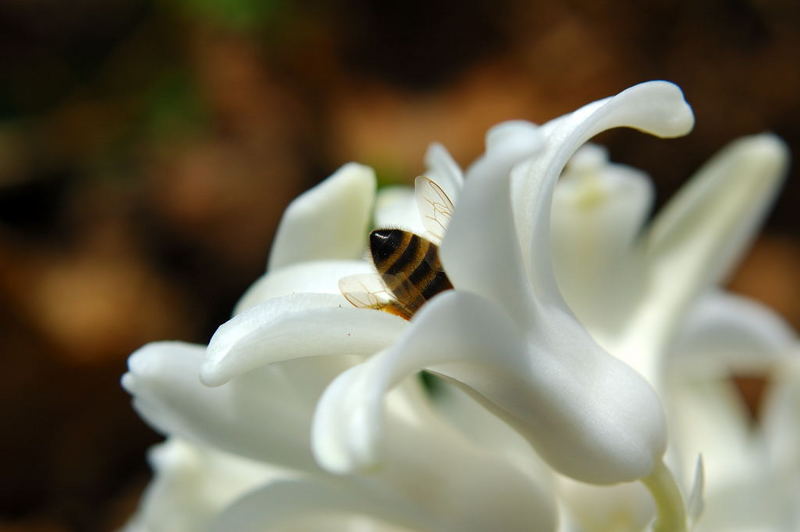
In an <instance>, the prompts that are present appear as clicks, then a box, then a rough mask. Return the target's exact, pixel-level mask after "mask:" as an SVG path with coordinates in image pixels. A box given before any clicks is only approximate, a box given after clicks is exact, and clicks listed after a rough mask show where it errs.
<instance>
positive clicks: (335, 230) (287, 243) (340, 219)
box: [268, 163, 375, 270]
mask: <svg viewBox="0 0 800 532" xmlns="http://www.w3.org/2000/svg"><path fill="white" fill-rule="evenodd" d="M374 199H375V173H374V172H373V171H372V169H371V168H368V167H366V166H363V165H360V164H356V163H348V164H346V165H344V166H342V167H341V168H339V170H337V171H336V172H335V173H334V174H333V175H331V176H330V177H329V178H328V179H326V180H325V181H323V182H322V183H320V184H319V185H317V186H316V187H314V188H312V189H311V190H309V191H307V192H305V193H304V194H302V195H301V196H299V197H298V198H296V199H295V200H294V201H293V202H292V203H291V204H290V205H289V207H288V208H287V209H286V211H285V212H284V213H283V219H281V223H280V225H279V226H278V231H277V233H276V235H275V241H274V243H273V245H272V252H271V253H270V257H269V268H268V269H269V270H275V269H277V268H281V267H283V266H288V265H290V264H294V263H297V262H304V261H311V260H326V259H342V260H349V259H357V258H359V256H360V255H361V252H362V251H363V249H364V244H365V237H366V234H367V229H368V227H369V221H370V218H371V215H372V204H373V202H374Z"/></svg>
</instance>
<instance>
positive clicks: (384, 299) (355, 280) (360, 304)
mask: <svg viewBox="0 0 800 532" xmlns="http://www.w3.org/2000/svg"><path fill="white" fill-rule="evenodd" d="M339 290H340V291H341V292H342V295H343V296H344V298H345V299H347V301H349V302H350V304H351V305H353V306H354V307H356V308H369V309H375V310H382V311H384V312H389V313H391V314H396V315H398V316H401V317H403V318H405V319H409V318H410V317H411V315H412V314H413V313H412V312H411V311H410V310H409V309H408V308H407V307H406V306H405V305H403V304H402V303H400V302H399V301H398V300H397V299H396V298H395V297H394V296H393V295H392V293H391V292H390V291H389V289H388V288H387V287H386V283H384V282H383V279H382V278H381V276H380V274H378V273H361V274H356V275H349V276H347V277H343V278H341V279H340V280H339Z"/></svg>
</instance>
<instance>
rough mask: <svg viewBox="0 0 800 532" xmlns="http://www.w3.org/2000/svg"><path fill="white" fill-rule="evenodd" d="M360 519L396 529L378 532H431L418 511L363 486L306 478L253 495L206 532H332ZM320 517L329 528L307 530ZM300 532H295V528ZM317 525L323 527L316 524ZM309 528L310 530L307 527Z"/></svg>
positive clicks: (272, 485) (243, 499) (273, 485)
mask: <svg viewBox="0 0 800 532" xmlns="http://www.w3.org/2000/svg"><path fill="white" fill-rule="evenodd" d="M353 515H356V516H358V515H360V516H369V517H372V518H375V519H376V520H377V521H378V522H383V523H387V525H388V524H394V525H395V526H391V525H389V526H386V528H385V529H384V527H380V528H378V529H377V530H379V531H382V530H387V531H396V530H398V528H397V527H398V526H400V527H403V529H416V530H430V529H429V527H428V525H430V521H426V519H425V516H424V515H423V514H422V512H421V509H420V508H418V507H416V506H414V505H409V504H407V503H405V504H404V503H403V501H402V500H398V499H397V498H395V497H392V496H391V493H385V490H381V489H380V487H377V489H376V487H374V486H363V485H359V484H357V483H356V482H352V481H348V479H340V480H337V479H323V478H307V479H298V480H293V481H284V482H277V483H273V484H270V485H268V486H265V487H264V488H262V489H260V490H257V491H254V492H252V493H250V494H248V495H247V496H245V497H243V498H241V499H240V500H238V501H237V502H236V503H235V504H233V505H231V507H229V508H228V509H227V510H226V511H225V512H223V513H222V514H221V515H220V516H219V517H218V519H217V520H216V522H215V523H214V526H213V527H212V528H211V532H262V531H265V530H285V529H289V527H291V529H294V530H320V531H322V530H326V531H327V530H337V529H339V528H338V527H337V526H336V523H337V522H338V520H339V519H341V518H342V517H347V516H353ZM315 516H316V517H325V516H328V518H329V519H330V520H331V521H333V527H332V528H327V527H326V528H319V529H318V528H311V527H309V524H310V523H309V519H313V518H314V517H315ZM298 522H300V523H303V528H300V527H299V525H300V523H298ZM317 522H318V523H322V522H324V521H317ZM311 526H312V527H313V525H311Z"/></svg>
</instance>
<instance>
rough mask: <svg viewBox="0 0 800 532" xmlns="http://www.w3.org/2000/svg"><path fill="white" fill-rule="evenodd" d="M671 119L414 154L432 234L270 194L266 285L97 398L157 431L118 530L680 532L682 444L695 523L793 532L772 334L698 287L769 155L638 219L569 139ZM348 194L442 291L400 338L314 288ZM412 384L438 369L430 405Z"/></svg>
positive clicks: (634, 179) (596, 118)
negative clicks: (133, 503)
mask: <svg viewBox="0 0 800 532" xmlns="http://www.w3.org/2000/svg"><path fill="white" fill-rule="evenodd" d="M692 124H693V117H692V114H691V110H690V109H689V107H688V105H687V104H686V102H685V101H684V100H683V97H682V94H681V93H680V91H679V90H678V89H677V87H675V86H674V85H671V84H669V83H666V82H650V83H645V84H641V85H637V86H635V87H632V88H631V89H628V90H627V91H624V92H622V93H620V94H619V95H617V96H615V97H613V98H609V99H606V100H601V101H599V102H595V103H593V104H590V105H587V106H585V107H583V108H581V109H579V110H578V111H576V112H574V113H572V114H569V115H566V116H564V117H561V118H558V119H556V120H553V121H551V122H549V123H547V124H544V125H543V126H541V127H537V126H535V125H533V124H530V123H527V122H522V121H514V122H507V123H504V124H501V125H499V126H497V127H495V128H493V129H492V130H490V132H489V134H488V135H487V150H486V154H485V155H484V156H483V157H481V158H480V159H479V160H478V161H477V162H476V163H475V164H474V165H473V166H472V167H470V168H469V170H468V171H467V173H466V174H467V177H466V179H464V177H463V176H462V173H461V170H460V169H459V167H458V165H456V164H455V162H454V161H453V160H452V158H451V157H450V156H449V154H448V153H447V151H446V150H445V149H444V148H443V147H441V146H439V145H433V146H432V147H431V149H430V150H429V152H428V156H427V164H428V172H427V177H428V178H430V179H432V180H433V181H434V182H435V183H436V184H437V185H438V186H439V187H441V189H442V190H444V192H445V193H446V194H447V196H449V198H450V199H451V200H452V201H454V202H455V203H456V208H455V211H454V213H453V216H452V220H449V224H448V223H447V222H448V218H449V213H448V216H447V217H444V218H442V217H439V216H431V208H432V207H431V204H430V202H427V203H426V201H427V200H428V199H430V198H429V197H428V196H426V194H425V192H424V190H423V188H422V185H421V184H418V187H417V194H416V197H414V195H412V194H409V193H408V192H407V191H405V190H402V189H391V190H386V191H383V192H382V193H381V194H380V195H378V197H377V201H376V198H375V180H374V176H373V175H372V172H371V170H369V169H367V168H365V167H363V166H360V165H356V164H353V163H351V164H349V165H345V166H344V167H342V169H340V170H339V171H338V172H337V173H336V174H334V175H333V176H331V178H329V179H328V180H326V181H325V182H323V183H322V184H321V185H319V186H318V187H316V188H315V189H312V190H311V191H309V192H308V193H306V194H304V195H303V196H301V197H300V198H298V199H297V200H296V201H295V202H294V203H293V204H292V205H291V206H290V207H289V209H287V212H286V213H285V215H284V219H283V220H282V223H281V226H280V228H279V231H278V235H277V237H276V243H275V247H274V248H273V250H272V253H271V256H270V262H269V272H268V273H267V274H266V275H265V276H264V277H262V278H261V279H260V280H259V281H257V282H256V283H255V284H254V285H253V287H252V288H251V289H250V290H249V291H248V293H247V294H245V296H244V297H243V298H242V300H241V301H240V303H239V305H238V306H237V309H236V313H235V316H234V317H233V318H232V319H231V320H230V321H228V322H227V323H225V324H223V325H222V326H221V327H220V328H219V329H218V331H217V332H216V334H215V335H214V337H213V338H212V339H211V342H210V344H209V346H208V348H207V349H205V348H204V347H203V346H192V345H188V344H182V343H170V342H164V343H157V344H151V345H149V346H145V347H144V348H142V349H141V350H139V351H137V352H136V353H134V355H132V356H131V360H130V363H129V365H130V371H129V373H128V374H126V376H125V377H124V379H123V384H124V385H125V387H126V388H127V389H128V390H129V391H130V392H131V393H132V394H133V395H134V404H135V406H136V408H137V410H139V412H140V413H141V414H142V416H143V417H144V418H145V419H146V420H147V421H148V422H149V423H150V424H151V425H153V426H154V427H155V428H156V429H157V430H159V431H161V432H163V433H165V434H166V435H168V436H169V438H170V439H169V440H168V443H167V444H165V445H164V447H163V448H162V449H161V450H159V451H157V454H156V459H155V460H154V462H155V464H154V465H155V467H156V469H157V471H158V474H157V478H156V481H155V482H154V484H153V485H152V486H151V488H150V490H149V492H148V495H147V496H146V497H145V500H144V503H143V506H142V508H141V509H140V511H139V512H138V513H137V515H136V516H135V518H134V519H133V520H132V521H131V523H130V525H129V529H130V530H131V531H137V532H138V531H144V530H147V531H148V532H156V531H159V530H169V531H171V532H173V531H180V530H219V531H229V530H233V531H244V530H254V531H255V530H326V531H328V530H348V531H349V530H364V529H369V530H382V531H389V530H409V529H410V530H430V531H434V530H436V531H438V530H452V531H456V530H458V531H469V530H475V531H480V530H509V531H513V530H555V529H556V526H558V528H559V530H561V531H563V532H567V531H576V532H577V531H583V532H591V531H598V532H599V531H602V530H611V529H615V530H639V529H642V527H644V526H646V525H647V524H648V522H649V521H651V520H652V516H653V515H654V512H655V513H656V514H657V515H658V520H657V521H656V522H655V523H652V526H653V527H654V528H653V529H654V530H685V529H686V528H687V526H688V525H689V524H690V522H691V521H692V520H693V519H694V518H696V517H697V515H698V514H699V512H700V509H701V506H702V501H701V497H700V492H701V488H702V486H703V479H702V468H700V469H698V468H697V467H696V459H697V455H698V454H699V453H702V454H703V456H704V457H705V462H706V463H707V466H708V478H707V484H708V491H707V494H708V497H707V500H706V506H707V509H708V515H707V516H705V517H704V518H703V520H701V521H700V522H699V523H698V525H697V526H699V527H701V528H702V529H703V530H723V529H724V530H728V529H730V530H745V529H747V530H751V529H752V530H755V529H756V528H754V527H751V528H746V526H750V524H759V525H763V526H770V527H771V528H759V530H761V529H763V530H775V531H778V530H784V531H787V532H788V531H789V530H794V529H795V528H792V527H796V526H797V523H798V512H797V511H796V509H795V508H796V507H797V504H796V502H797V497H796V496H793V495H790V494H792V493H797V491H796V490H797V487H798V486H797V478H798V477H799V476H800V475H798V474H799V473H800V453H799V452H798V451H797V449H798V448H800V432H799V431H798V429H797V428H796V427H798V426H800V423H797V419H796V417H797V416H796V412H797V407H798V402H800V398H799V397H800V376H799V375H800V371H797V367H798V364H797V358H796V356H795V357H794V358H791V356H790V354H789V353H790V352H792V351H793V350H796V346H797V342H796V338H795V337H794V335H793V333H791V332H790V331H789V330H788V329H787V328H786V326H785V325H784V324H782V322H780V321H779V320H777V319H776V318H775V317H774V316H773V315H771V314H769V313H768V312H767V311H765V310H763V309H761V308H759V307H755V306H754V305H753V304H752V303H750V302H746V301H745V302H743V301H742V300H741V299H737V298H733V296H730V295H724V294H721V293H719V292H718V290H717V288H716V286H717V284H718V283H719V282H720V281H721V280H722V279H723V277H724V275H725V274H726V273H727V272H728V270H729V269H730V268H731V267H732V265H733V264H734V262H735V259H736V258H737V257H738V256H739V254H740V253H741V252H742V249H743V248H744V246H745V245H746V244H747V242H748V240H749V238H750V237H751V236H752V234H753V231H754V230H755V228H756V226H757V225H758V222H759V220H760V218H761V216H762V215H763V213H764V211H765V209H766V207H767V206H768V204H769V202H770V199H771V198H772V196H773V195H774V193H775V190H776V188H777V184H778V183H779V178H780V176H781V175H782V173H783V170H784V167H785V164H786V154H785V148H784V147H783V145H782V144H781V143H780V141H779V140H777V139H776V138H774V137H772V136H769V135H761V136H756V137H751V138H748V139H744V140H742V141H739V142H738V143H736V144H734V145H733V146H732V147H731V148H729V149H728V150H726V151H724V152H723V153H722V154H721V155H719V156H717V157H716V158H715V159H713V160H712V161H711V162H710V163H709V164H708V165H707V166H706V167H705V168H704V169H702V170H701V171H700V172H699V173H698V176H697V177H696V178H694V179H693V180H692V184H690V185H689V186H688V187H687V188H686V189H685V190H684V191H683V192H682V193H681V194H680V195H679V196H678V197H677V198H676V199H675V200H673V201H672V202H671V203H670V204H669V206H668V207H667V208H666V209H664V210H663V211H662V212H661V213H660V214H659V216H658V217H657V218H656V219H655V221H654V222H653V223H652V224H650V225H649V226H647V227H646V228H645V229H644V230H643V229H642V225H643V223H644V220H645V218H646V215H647V212H648V210H649V206H650V201H651V194H652V192H651V185H650V183H649V181H648V180H647V178H646V176H645V175H644V174H641V173H640V172H638V171H635V170H633V169H629V168H627V167H621V166H619V165H612V164H610V163H608V162H607V160H606V157H605V154H604V153H603V152H602V150H600V149H599V148H597V147H594V146H586V147H584V148H583V149H581V150H580V151H578V149H579V148H580V146H581V145H583V144H584V143H585V142H586V141H587V140H588V139H589V138H591V137H592V136H594V135H595V134H597V133H599V132H601V131H604V130H606V129H609V128H612V127H620V126H626V127H633V128H636V129H640V130H642V131H645V132H649V133H652V134H655V135H659V136H664V137H669V136H677V135H681V134H684V133H686V132H687V131H688V130H689V129H691V127H692ZM576 151H578V153H577V154H576V155H575V156H574V157H573V154H575V152H576ZM570 160H571V162H570V164H569V166H568V167H567V169H566V170H565V171H564V172H563V173H564V176H563V178H562V179H560V180H559V179H558V178H559V176H560V175H561V174H562V169H564V166H565V165H566V164H567V162H568V161H570ZM373 203H376V206H375V209H376V210H375V223H376V224H377V226H378V227H385V226H394V227H403V228H407V229H410V230H413V231H415V232H417V233H419V234H425V235H426V236H428V237H429V238H430V239H431V240H433V241H435V242H437V243H438V242H440V241H441V249H440V255H441V259H442V262H443V265H444V268H445V270H446V272H447V275H448V276H449V278H450V280H451V281H452V283H453V285H454V287H455V290H452V291H448V292H445V293H442V294H440V295H438V296H436V297H435V298H433V299H432V300H431V301H429V302H428V303H427V304H426V305H425V306H424V307H423V308H422V309H421V310H420V311H419V312H418V313H417V314H416V315H415V316H414V317H413V318H412V320H411V321H410V322H407V321H405V320H403V319H401V318H399V317H397V316H393V315H390V314H388V313H384V312H378V311H374V310H369V309H356V308H353V307H351V306H350V304H349V303H348V302H347V301H346V300H345V299H344V298H343V297H342V295H341V294H340V293H339V289H338V281H339V280H340V279H341V278H342V277H345V276H347V275H350V274H353V273H366V272H369V271H371V270H372V266H371V264H370V263H369V262H367V261H364V260H361V259H360V257H362V256H363V252H364V249H365V247H366V236H367V228H368V226H369V220H370V216H371V215H372V211H373ZM720 334H722V336H720ZM737 335H738V336H737ZM731 346H733V347H738V348H740V349H730V347H731ZM745 346H749V347H750V348H749V349H744V347H745ZM795 355H796V353H795ZM777 368H784V369H780V370H778V369H777ZM422 369H426V370H428V371H429V372H432V373H434V374H435V375H438V376H440V377H443V378H444V380H437V381H435V382H434V384H435V387H434V389H433V391H432V392H431V391H426V390H425V389H424V388H423V387H422V386H421V385H420V381H419V379H418V378H416V377H415V376H416V375H417V373H418V372H419V371H420V370H422ZM742 369H746V370H753V371H756V372H757V373H759V374H768V373H769V374H771V373H774V374H776V375H778V376H779V378H776V380H778V381H779V383H778V384H777V385H776V386H774V388H773V391H772V393H771V394H770V397H769V399H768V400H767V402H766V403H765V405H766V406H765V414H764V418H763V423H762V425H763V427H762V428H761V429H760V431H759V437H758V438H757V441H756V442H753V441H751V438H749V434H748V433H747V431H745V430H744V427H745V424H746V421H745V417H744V416H743V415H742V413H741V412H740V411H739V410H737V409H736V408H735V407H734V405H735V403H734V402H733V401H732V399H731V381H730V379H729V373H730V372H731V371H734V370H735V371H741V370H742ZM778 371H780V373H777V372H778ZM484 407H486V408H484ZM312 419H313V422H312ZM312 424H313V433H312ZM720 435H721V436H722V437H721V438H720V437H718V436H720ZM729 442H732V443H734V444H735V445H733V446H728V445H727V443H729ZM665 453H666V456H665ZM711 455H713V456H711ZM666 463H668V464H669V465H670V468H669V469H668V468H667V466H666V465H665V464H666ZM765 463H768V464H769V467H763V466H764V464H765ZM226 464H230V467H228V465H226ZM243 471H246V473H245V474H242V472H243ZM569 477H571V478H569ZM676 477H677V478H676ZM189 479H191V486H190V481H189ZM572 479H575V480H572ZM635 480H639V481H641V484H636V483H630V482H629V481H635ZM619 482H626V484H622V485H616V486H610V487H609V486H598V484H600V485H605V484H616V483H619ZM679 486H682V487H679ZM645 488H646V489H645ZM792 490H795V491H792ZM689 492H691V493H690V494H689V495H684V493H689ZM760 492H761V493H768V494H769V497H768V498H767V499H766V500H767V502H766V503H765V504H754V505H751V506H748V508H753V511H752V512H751V515H752V516H755V517H753V520H752V522H751V523H746V526H745V525H742V526H741V527H740V528H734V527H733V526H732V523H740V522H741V523H745V521H744V520H742V518H736V519H733V520H732V518H731V516H730V512H726V508H727V507H729V506H730V505H732V504H736V503H735V501H736V500H737V499H738V498H750V499H753V498H755V499H756V500H759V501H761V500H765V499H764V497H761V498H759V497H758V495H759V493H760ZM742 507H744V506H742ZM743 511H744V510H743ZM748 511H749V510H748ZM187 513H188V514H191V515H188V516H187ZM557 514H558V516H557ZM557 521H560V523H559V524H558V525H557V524H556V523H557Z"/></svg>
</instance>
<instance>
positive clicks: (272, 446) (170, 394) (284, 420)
mask: <svg viewBox="0 0 800 532" xmlns="http://www.w3.org/2000/svg"><path fill="white" fill-rule="evenodd" d="M204 357H205V349H204V348H203V347H202V346H195V345H191V344H184V343H179V342H159V343H154V344H148V345H146V346H144V347H142V348H141V349H139V350H138V351H136V352H135V353H134V354H133V355H131V357H130V359H129V361H128V373H126V374H125V375H124V376H123V378H122V384H123V386H124V387H125V389H126V390H127V391H128V392H129V393H130V394H131V395H133V400H134V407H135V408H136V410H137V411H138V412H139V414H140V415H141V416H142V417H143V418H144V419H145V420H146V421H147V422H148V423H149V424H150V425H152V426H153V428H155V429H156V430H158V431H159V432H162V433H164V434H169V435H173V436H178V437H181V438H184V439H186V440H188V441H191V442H198V443H204V444H206V445H211V446H214V447H216V448H218V449H221V450H224V451H227V452H229V453H232V454H236V455H239V456H242V457H247V458H250V459H253V460H258V461H262V462H267V463H274V464H279V465H282V466H286V467H291V468H296V469H301V470H315V469H316V466H315V464H314V462H313V460H312V457H311V454H310V450H309V444H308V430H309V429H308V427H309V426H310V418H311V412H312V410H311V408H312V406H311V405H307V404H305V403H303V402H296V401H281V398H284V399H285V398H291V397H293V393H294V392H293V387H292V385H291V383H290V382H286V380H285V379H284V378H283V377H282V376H281V375H280V374H277V373H272V374H265V373H261V374H259V373H253V374H250V375H247V376H243V378H239V379H236V380H235V381H234V382H231V383H228V384H226V385H224V386H220V387H217V388H210V387H208V386H205V385H203V384H202V383H201V382H200V379H199V378H198V373H199V371H200V366H201V364H202V363H203V359H204ZM253 420H260V421H259V422H253ZM276 427H279V430H275V429H276Z"/></svg>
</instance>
